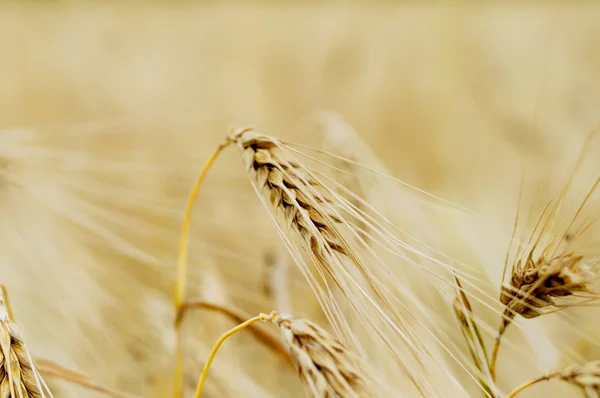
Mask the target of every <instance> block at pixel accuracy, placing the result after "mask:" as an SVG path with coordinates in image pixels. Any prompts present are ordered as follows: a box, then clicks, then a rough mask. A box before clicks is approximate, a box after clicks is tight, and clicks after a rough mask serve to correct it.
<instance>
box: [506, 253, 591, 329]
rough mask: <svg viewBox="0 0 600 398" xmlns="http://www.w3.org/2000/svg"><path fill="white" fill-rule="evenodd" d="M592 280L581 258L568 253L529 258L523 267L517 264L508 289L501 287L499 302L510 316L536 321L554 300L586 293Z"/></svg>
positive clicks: (550, 306) (554, 303)
mask: <svg viewBox="0 0 600 398" xmlns="http://www.w3.org/2000/svg"><path fill="white" fill-rule="evenodd" d="M593 280H594V272H593V269H592V267H591V266H589V265H588V264H586V263H585V262H584V261H583V258H582V257H581V256H576V255H574V254H572V253H567V254H564V255H560V256H558V257H555V258H553V259H550V260H547V259H546V258H545V257H544V256H541V257H540V258H538V259H537V260H535V261H534V260H533V259H532V256H529V257H528V258H527V260H526V261H525V262H524V264H523V263H522V262H521V261H518V262H517V264H516V266H515V268H514V269H513V273H512V276H511V280H510V286H503V287H502V294H501V298H500V301H501V302H502V303H503V304H504V305H506V306H507V308H508V309H509V310H510V311H511V312H512V313H513V314H514V313H516V314H519V315H521V316H523V317H524V318H527V319H529V318H535V317H537V316H539V315H543V314H544V313H546V311H551V310H553V309H556V307H557V302H556V299H560V298H565V297H568V296H572V295H573V294H574V293H589V289H588V284H589V283H591V282H592V281H593Z"/></svg>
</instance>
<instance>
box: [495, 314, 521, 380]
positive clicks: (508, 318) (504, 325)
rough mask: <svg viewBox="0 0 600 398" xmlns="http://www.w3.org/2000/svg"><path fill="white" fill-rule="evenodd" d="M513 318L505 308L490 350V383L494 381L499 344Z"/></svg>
mask: <svg viewBox="0 0 600 398" xmlns="http://www.w3.org/2000/svg"><path fill="white" fill-rule="evenodd" d="M514 317H515V315H514V313H513V312H512V311H511V310H509V309H508V308H506V309H505V310H504V313H503V314H502V324H501V325H500V327H499V328H498V334H497V335H496V341H494V348H493V349H492V358H491V359H490V373H491V374H492V381H494V382H495V381H496V362H497V361H498V351H499V350H500V342H501V341H502V336H503V335H504V332H506V329H507V328H508V326H509V325H510V324H511V323H512V320H513V318H514Z"/></svg>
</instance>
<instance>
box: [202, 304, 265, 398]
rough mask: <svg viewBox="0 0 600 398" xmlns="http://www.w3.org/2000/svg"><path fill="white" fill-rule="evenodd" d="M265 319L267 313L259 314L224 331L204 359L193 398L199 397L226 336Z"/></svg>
mask: <svg viewBox="0 0 600 398" xmlns="http://www.w3.org/2000/svg"><path fill="white" fill-rule="evenodd" d="M267 319H269V315H266V314H260V315H258V316H255V317H254V318H251V319H248V320H247V321H246V322H244V323H242V324H240V325H237V326H236V327H234V328H232V329H230V330H229V331H228V332H227V333H225V334H224V335H222V336H221V337H220V338H219V340H218V341H217V343H216V344H215V346H214V347H213V349H212V351H211V352H210V355H209V356H208V359H207V360H206V364H205V365H204V369H203V370H202V375H201V376H200V381H198V387H197V388H196V393H195V395H194V397H195V398H200V397H201V396H202V389H203V388H204V383H205V382H206V377H207V376H208V370H209V369H210V365H211V364H212V361H213V359H215V355H217V351H219V348H220V347H221V344H223V342H224V341H225V340H227V338H228V337H229V336H231V335H232V334H234V333H237V332H239V331H240V330H242V329H244V328H246V327H248V326H250V325H252V324H253V323H255V322H258V321H265V320H267Z"/></svg>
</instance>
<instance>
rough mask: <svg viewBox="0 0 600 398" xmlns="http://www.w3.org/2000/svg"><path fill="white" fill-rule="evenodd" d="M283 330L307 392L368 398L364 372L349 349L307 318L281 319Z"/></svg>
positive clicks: (327, 395)
mask: <svg viewBox="0 0 600 398" xmlns="http://www.w3.org/2000/svg"><path fill="white" fill-rule="evenodd" d="M273 322H274V323H276V324H277V325H278V326H279V327H280V328H281V332H282V335H283V340H284V342H285V343H286V345H287V346H288V348H289V350H290V355H291V357H292V360H293V362H294V364H295V366H296V368H297V370H298V373H299V375H300V378H301V379H302V382H303V383H304V385H305V386H306V390H307V393H308V394H309V395H310V396H311V397H318V398H322V397H323V398H324V397H366V396H367V395H365V382H364V376H363V374H362V372H361V370H360V369H359V368H358V367H357V365H356V363H355V359H354V358H353V356H352V355H350V352H349V351H348V349H347V348H346V347H345V346H344V345H343V344H342V343H341V342H340V341H339V340H337V339H336V338H335V337H333V336H332V335H331V334H329V333H328V332H327V331H325V330H324V329H322V328H321V327H319V326H318V325H316V324H314V323H312V322H310V321H308V320H306V319H293V318H291V317H280V318H276V319H274V320H273Z"/></svg>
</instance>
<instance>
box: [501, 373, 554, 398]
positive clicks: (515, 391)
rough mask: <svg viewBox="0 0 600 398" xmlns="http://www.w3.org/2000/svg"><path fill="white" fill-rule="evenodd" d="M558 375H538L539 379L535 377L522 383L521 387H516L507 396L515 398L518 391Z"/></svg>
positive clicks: (507, 397)
mask: <svg viewBox="0 0 600 398" xmlns="http://www.w3.org/2000/svg"><path fill="white" fill-rule="evenodd" d="M555 375H556V373H553V374H550V375H544V376H541V377H538V378H537V379H533V380H529V381H528V382H526V383H523V384H521V385H520V386H519V387H517V388H515V389H514V390H512V391H511V392H510V393H509V394H508V395H507V396H506V398H514V397H515V396H516V395H517V394H518V393H520V392H521V391H523V390H525V389H526V388H529V387H531V386H532V385H534V384H537V383H539V382H541V381H546V380H549V379H551V378H552V377H554V376H555Z"/></svg>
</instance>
